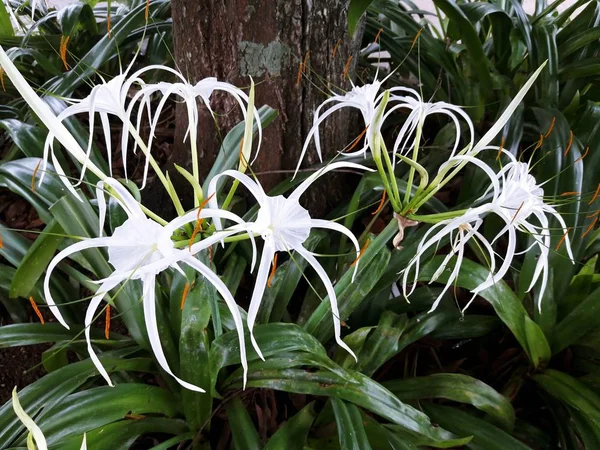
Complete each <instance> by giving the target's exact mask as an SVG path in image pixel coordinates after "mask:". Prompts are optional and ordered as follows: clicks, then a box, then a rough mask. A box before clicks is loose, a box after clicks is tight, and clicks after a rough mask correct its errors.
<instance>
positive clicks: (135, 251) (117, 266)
mask: <svg viewBox="0 0 600 450" xmlns="http://www.w3.org/2000/svg"><path fill="white" fill-rule="evenodd" d="M104 185H108V186H109V187H110V188H112V189H113V190H114V191H115V192H116V193H117V197H116V199H117V201H118V202H119V204H120V205H121V206H122V208H123V209H124V210H125V212H126V213H127V216H128V219H127V220H126V221H125V222H124V223H123V224H122V225H121V226H119V227H117V228H116V229H115V231H114V233H113V235H112V236H109V237H103V236H102V235H101V236H100V237H98V238H92V239H86V240H83V241H81V242H77V243H75V244H73V245H70V246H69V247H67V248H66V249H64V250H63V251H61V252H60V253H59V254H58V255H56V256H55V257H54V259H53V260H52V261H51V262H50V264H49V266H48V269H47V271H46V277H45V280H44V294H45V296H46V302H47V303H48V306H49V307H50V310H51V311H52V313H53V314H54V316H55V317H56V318H57V319H58V321H59V322H60V323H61V324H62V325H63V326H65V327H66V328H69V326H68V324H67V323H66V322H65V320H64V319H63V317H62V315H61V314H60V310H59V308H58V307H57V305H56V304H55V302H54V300H53V298H52V295H51V292H50V277H51V276H52V272H53V270H54V268H55V267H56V266H57V265H58V264H59V263H60V262H61V261H62V260H64V259H65V258H67V257H68V256H70V255H72V254H74V253H76V252H80V251H82V250H85V249H89V248H98V247H106V248H107V250H108V262H109V263H110V264H111V265H112V266H113V268H114V272H113V274H112V275H110V276H109V277H107V278H104V279H103V280H100V281H99V282H98V283H99V284H100V287H99V288H98V291H97V292H96V294H95V295H94V297H93V298H92V300H91V302H90V304H89V306H88V309H87V312H86V315H85V337H86V340H87V343H88V351H89V354H90V357H91V359H92V361H93V362H94V364H95V366H96V368H97V369H98V371H99V372H100V373H101V375H102V376H103V377H104V379H105V380H106V381H107V382H108V384H110V385H111V386H112V382H111V380H110V377H109V375H108V373H107V372H106V370H105V369H104V368H103V367H102V364H101V363H100V360H99V359H98V357H97V356H96V354H95V352H94V349H93V348H92V345H91V341H90V326H91V324H92V321H93V319H94V317H95V314H96V311H97V309H98V307H99V306H100V303H101V301H102V299H103V298H104V297H105V296H106V295H107V294H108V293H109V291H110V290H111V289H113V288H114V287H116V286H117V285H118V284H119V283H122V282H124V281H127V280H130V279H139V280H140V281H141V282H142V286H143V309H144V318H145V322H146V329H147V333H148V337H149V340H150V345H151V347H152V351H153V352H154V355H155V356H156V359H157V361H158V363H159V365H160V366H161V367H162V368H163V369H164V370H165V372H167V373H168V374H170V375H171V376H173V377H174V378H175V379H176V380H177V381H178V382H179V384H181V385H182V386H184V387H185V388H187V389H190V390H194V391H198V392H204V391H203V390H202V389H201V388H199V387H198V386H194V385H192V384H190V383H187V382H185V381H183V380H181V379H179V378H177V377H176V376H175V375H174V374H173V372H172V371H171V369H170V368H169V365H168V363H167V359H166V357H165V355H164V352H163V350H162V346H161V343H160V336H159V333H158V325H157V320H156V305H155V289H156V276H157V275H158V274H159V273H160V272H162V271H163V270H165V269H167V268H169V267H173V268H174V269H176V270H179V271H181V269H180V268H179V266H178V264H179V263H185V264H188V265H189V266H191V267H193V268H194V269H195V270H197V271H198V272H199V273H200V274H202V275H203V276H204V277H205V278H206V279H207V280H208V282H210V283H211V284H213V285H214V287H215V288H216V289H217V291H218V292H219V293H220V294H221V296H222V297H223V299H224V300H225V302H226V303H227V306H228V307H229V309H230V311H231V314H232V316H233V319H234V321H235V324H236V327H237V331H238V336H239V342H240V353H241V360H242V365H243V366H244V380H245V376H246V372H247V363H246V350H245V345H244V332H243V323H242V319H241V315H240V313H239V310H238V307H237V304H236V303H235V300H234V298H233V296H232V295H231V293H230V292H229V290H228V289H227V287H226V286H225V284H224V283H223V282H222V281H221V279H220V278H219V277H218V276H217V275H216V274H215V273H214V272H213V271H212V270H211V269H210V268H208V267H207V266H206V265H204V264H203V263H202V262H200V261H199V260H198V259H196V258H195V257H194V256H193V255H195V254H196V253H198V252H199V251H201V250H204V249H206V248H208V247H210V246H212V245H214V244H215V243H218V242H219V241H220V240H222V239H224V238H225V237H227V236H231V235H233V234H235V233H239V232H240V231H243V230H242V229H240V228H236V226H233V227H231V228H228V229H226V230H224V231H221V232H219V233H216V234H214V235H213V236H211V237H209V238H206V239H204V240H202V241H200V242H198V243H196V244H193V245H192V246H191V247H190V248H189V249H185V250H178V249H177V248H175V246H174V244H173V241H172V240H171V236H172V235H173V233H174V231H175V230H177V229H178V228H179V227H181V226H182V225H184V224H186V223H188V222H192V221H195V220H196V219H197V218H213V219H214V218H217V217H218V218H219V219H226V220H231V221H233V222H236V223H238V224H242V223H243V221H242V220H241V219H240V218H239V217H238V216H236V215H235V214H233V213H230V212H228V211H222V210H211V209H202V210H201V211H200V212H199V213H198V212H196V211H193V212H191V213H188V214H186V215H185V216H183V217H179V218H177V219H175V220H173V221H172V222H170V223H169V224H167V225H166V226H164V227H163V226H162V225H160V224H158V223H156V222H154V221H153V220H151V219H149V218H148V217H146V215H145V214H144V213H143V212H142V210H141V208H140V206H139V204H138V203H137V202H136V201H135V199H134V198H133V197H132V196H131V194H130V193H129V192H128V191H127V190H126V189H125V188H124V187H123V186H122V185H121V184H119V183H118V182H117V181H116V180H114V179H111V178H108V179H106V180H105V181H104V182H100V183H99V186H98V188H97V192H98V204H99V210H100V234H102V228H103V224H104V218H105V214H106V203H105V200H104V193H103V190H102V189H103V187H104ZM182 273H183V272H182Z"/></svg>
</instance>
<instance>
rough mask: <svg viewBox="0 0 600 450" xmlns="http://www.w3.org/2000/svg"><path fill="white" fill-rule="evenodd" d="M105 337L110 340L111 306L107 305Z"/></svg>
mask: <svg viewBox="0 0 600 450" xmlns="http://www.w3.org/2000/svg"><path fill="white" fill-rule="evenodd" d="M104 337H105V338H106V339H110V305H106V316H105V319H104Z"/></svg>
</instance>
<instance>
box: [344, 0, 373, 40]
mask: <svg viewBox="0 0 600 450" xmlns="http://www.w3.org/2000/svg"><path fill="white" fill-rule="evenodd" d="M371 3H373V0H350V6H348V34H350V37H354V33H355V31H356V27H357V26H358V24H359V22H360V19H361V18H362V16H363V14H364V13H365V12H366V11H367V8H368V7H369V5H371Z"/></svg>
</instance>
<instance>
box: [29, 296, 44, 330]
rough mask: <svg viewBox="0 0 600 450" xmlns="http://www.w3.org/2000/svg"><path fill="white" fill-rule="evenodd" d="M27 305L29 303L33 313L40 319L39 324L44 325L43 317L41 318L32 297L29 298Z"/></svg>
mask: <svg viewBox="0 0 600 450" xmlns="http://www.w3.org/2000/svg"><path fill="white" fill-rule="evenodd" d="M29 303H31V306H32V307H33V310H34V311H35V314H36V315H37V316H38V319H40V322H41V324H42V325H44V316H42V313H41V312H40V308H38V305H36V303H35V300H34V299H33V297H29Z"/></svg>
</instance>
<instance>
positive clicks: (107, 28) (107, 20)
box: [106, 8, 111, 37]
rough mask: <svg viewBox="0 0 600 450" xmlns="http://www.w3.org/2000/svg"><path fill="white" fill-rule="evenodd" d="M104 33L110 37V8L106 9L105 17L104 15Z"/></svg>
mask: <svg viewBox="0 0 600 450" xmlns="http://www.w3.org/2000/svg"><path fill="white" fill-rule="evenodd" d="M106 31H107V33H108V37H111V36H110V8H108V11H107V15H106Z"/></svg>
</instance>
